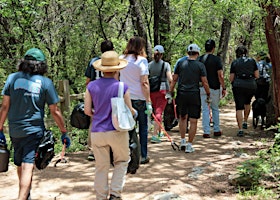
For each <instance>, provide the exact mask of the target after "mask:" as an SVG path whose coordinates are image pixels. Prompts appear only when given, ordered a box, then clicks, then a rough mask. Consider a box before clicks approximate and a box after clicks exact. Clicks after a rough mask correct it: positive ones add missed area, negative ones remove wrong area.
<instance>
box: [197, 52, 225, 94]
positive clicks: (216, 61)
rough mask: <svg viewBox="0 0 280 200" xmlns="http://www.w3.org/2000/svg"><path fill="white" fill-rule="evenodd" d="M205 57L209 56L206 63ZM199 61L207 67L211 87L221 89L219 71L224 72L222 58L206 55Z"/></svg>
mask: <svg viewBox="0 0 280 200" xmlns="http://www.w3.org/2000/svg"><path fill="white" fill-rule="evenodd" d="M205 55H207V58H206V59H205V61H204V59H203V58H204V56H205ZM198 60H199V61H200V62H202V63H204V65H205V68H206V72H207V80H208V84H209V87H210V88H211V89H214V90H217V89H220V81H219V77H218V71H219V70H223V65H222V61H221V59H220V57H218V56H215V55H213V54H204V55H202V56H200V57H199V59H198Z"/></svg>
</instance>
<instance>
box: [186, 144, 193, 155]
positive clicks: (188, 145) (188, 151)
mask: <svg viewBox="0 0 280 200" xmlns="http://www.w3.org/2000/svg"><path fill="white" fill-rule="evenodd" d="M192 152H194V148H193V147H192V145H191V144H190V143H188V144H187V145H186V150H185V153H192Z"/></svg>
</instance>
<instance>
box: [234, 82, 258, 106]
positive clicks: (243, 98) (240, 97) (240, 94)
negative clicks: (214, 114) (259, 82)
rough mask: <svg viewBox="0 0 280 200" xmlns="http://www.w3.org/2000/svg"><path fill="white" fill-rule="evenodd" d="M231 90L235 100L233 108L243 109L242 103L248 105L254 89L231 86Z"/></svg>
mask: <svg viewBox="0 0 280 200" xmlns="http://www.w3.org/2000/svg"><path fill="white" fill-rule="evenodd" d="M232 92H233V97H234V102H235V109H236V110H244V108H245V107H244V105H249V104H250V103H251V100H252V97H253V96H254V94H255V92H256V90H255V89H247V88H238V87H233V88H232Z"/></svg>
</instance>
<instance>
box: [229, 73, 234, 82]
mask: <svg viewBox="0 0 280 200" xmlns="http://www.w3.org/2000/svg"><path fill="white" fill-rule="evenodd" d="M234 78H235V74H234V73H230V75H229V81H230V83H231V84H232V83H233V81H234Z"/></svg>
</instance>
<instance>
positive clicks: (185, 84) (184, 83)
mask: <svg viewBox="0 0 280 200" xmlns="http://www.w3.org/2000/svg"><path fill="white" fill-rule="evenodd" d="M174 74H178V76H179V79H178V80H179V82H178V92H181V93H184V92H198V91H199V82H200V81H201V77H202V76H206V69H205V66H204V64H203V63H201V62H199V61H198V60H188V59H183V60H182V61H180V62H179V63H178V65H177V67H176V69H175V72H174Z"/></svg>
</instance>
